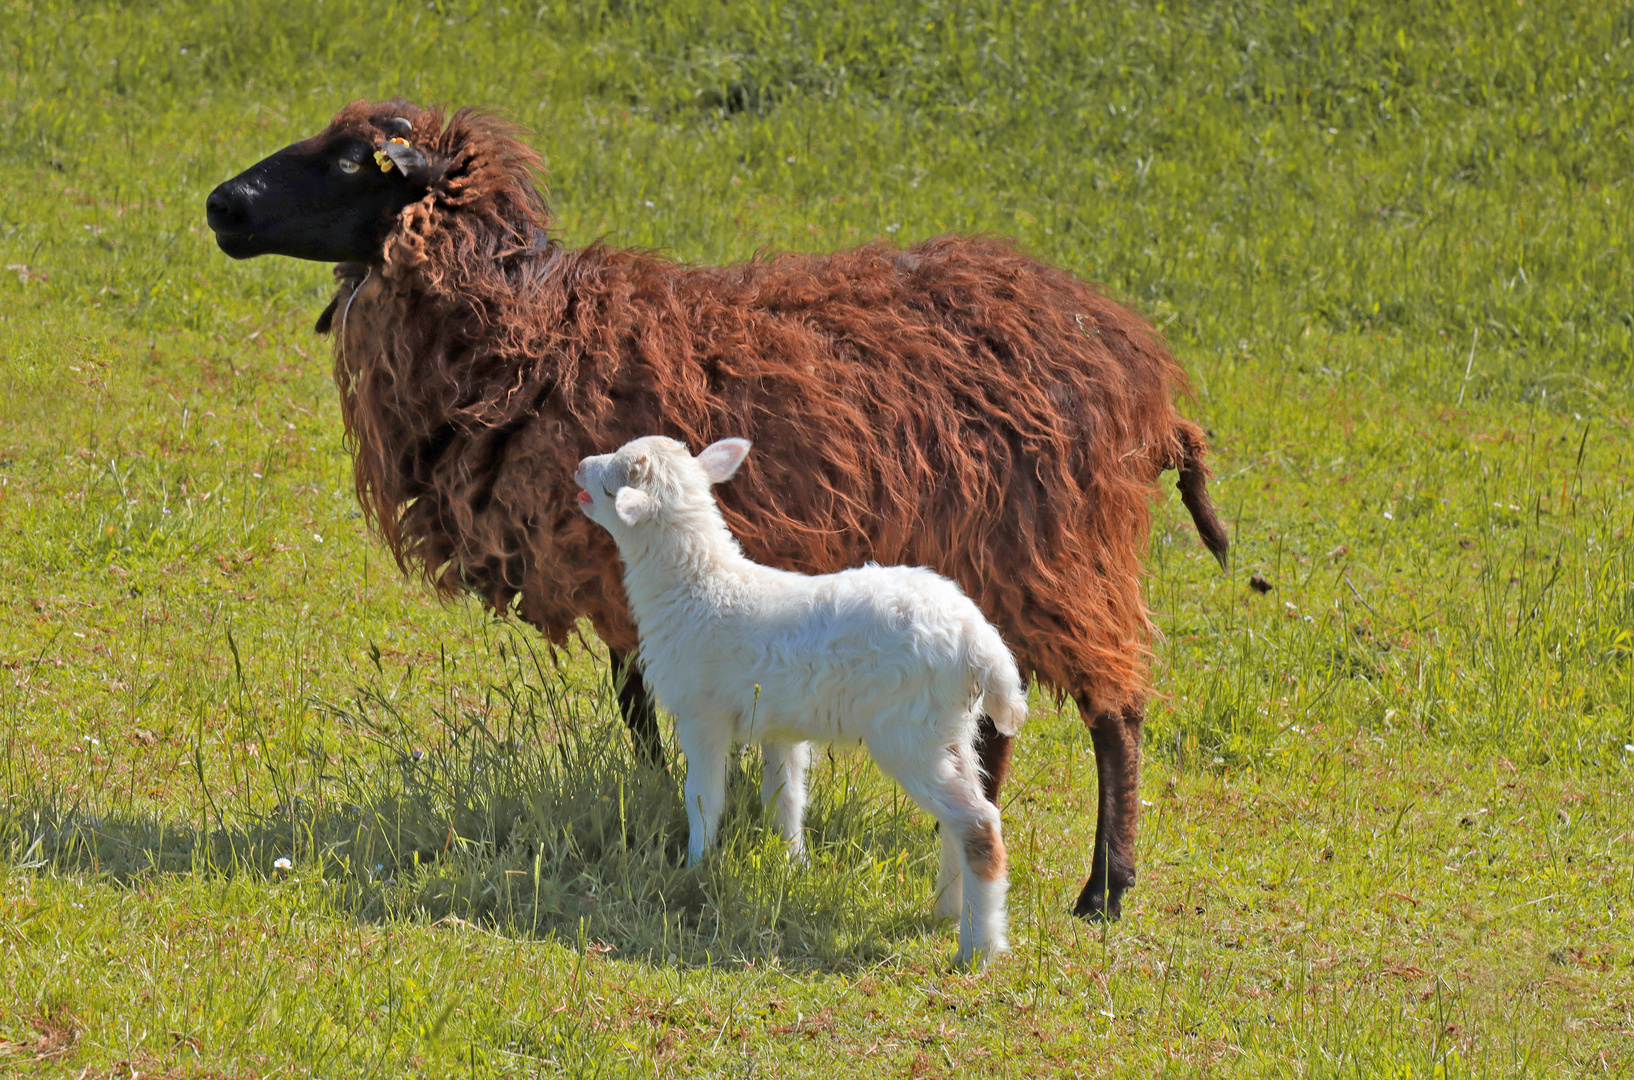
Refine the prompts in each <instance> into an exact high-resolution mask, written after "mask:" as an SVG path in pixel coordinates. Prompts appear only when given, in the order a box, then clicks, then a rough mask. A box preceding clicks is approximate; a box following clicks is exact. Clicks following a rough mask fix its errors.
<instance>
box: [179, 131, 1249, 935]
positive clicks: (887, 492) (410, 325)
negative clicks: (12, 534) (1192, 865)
mask: <svg viewBox="0 0 1634 1080" xmlns="http://www.w3.org/2000/svg"><path fill="white" fill-rule="evenodd" d="M540 164H541V159H540V157H539V156H538V154H537V153H535V152H534V151H533V150H531V149H530V148H529V147H528V146H527V145H525V144H524V143H523V142H522V140H521V138H520V132H519V131H518V130H517V129H515V128H513V127H512V126H510V125H508V124H506V123H504V122H502V121H500V120H499V119H497V118H496V117H495V116H494V115H492V114H491V113H488V112H484V111H480V110H472V109H461V110H459V111H457V112H454V113H453V114H452V115H445V114H444V113H443V112H442V111H440V110H436V109H420V108H417V107H415V106H413V105H411V104H409V103H407V102H404V101H401V100H397V101H391V102H386V103H381V104H371V103H369V102H361V101H360V102H354V103H353V104H351V105H348V106H347V107H346V108H344V109H342V110H341V111H340V112H339V113H338V114H337V115H336V116H335V118H334V120H333V121H332V122H331V123H330V124H329V126H328V127H326V128H325V129H324V130H323V131H321V132H320V133H318V134H317V135H315V136H313V137H312V138H309V139H306V140H304V141H302V142H298V143H295V144H294V145H292V146H290V147H287V148H286V149H284V150H281V151H279V152H278V153H276V154H274V155H272V156H271V157H269V158H267V159H266V160H264V161H262V162H260V163H259V164H257V165H255V166H253V167H251V168H250V169H248V170H246V171H245V172H244V173H242V174H240V175H239V176H237V177H235V178H233V179H232V180H229V181H227V182H226V183H224V184H222V185H221V186H220V187H218V188H217V189H216V190H215V191H214V192H212V193H211V195H210V198H209V201H208V203H207V214H208V220H209V224H210V227H211V228H212V229H213V230H214V232H215V234H216V238H217V242H218V243H219V244H220V246H221V248H222V250H224V251H225V252H227V253H228V254H229V255H232V256H234V257H235V258H249V257H251V256H254V255H261V254H282V255H290V256H294V257H297V258H307V259H320V260H325V261H333V262H336V263H338V264H339V265H338V266H336V268H335V276H336V279H337V283H338V287H337V290H336V294H335V298H334V300H333V301H332V302H331V303H330V305H329V307H328V308H327V309H326V310H325V311H324V313H323V315H322V316H321V317H320V319H319V321H318V330H319V332H320V333H331V332H334V333H335V334H336V337H335V380H336V382H337V384H338V385H339V388H340V392H341V401H342V409H343V413H344V416H345V420H346V431H347V435H348V437H349V439H350V442H351V445H352V447H353V449H354V451H355V454H356V460H355V475H356V484H357V494H358V498H359V499H360V501H361V502H362V505H363V507H364V509H365V510H366V512H367V513H368V515H369V516H370V518H371V519H372V520H373V522H374V524H375V525H376V526H377V527H378V528H379V530H380V532H381V534H382V535H383V536H384V538H385V540H386V542H387V544H389V545H390V547H391V549H392V551H393V552H394V553H395V554H396V556H397V559H398V562H399V563H400V564H401V565H402V566H403V567H404V568H405V569H412V570H415V571H417V572H419V573H420V574H422V575H423V576H424V577H425V579H426V580H427V581H429V582H430V583H431V584H432V585H433V586H435V587H436V588H437V589H438V590H439V591H440V592H442V593H443V594H454V593H456V592H459V591H462V590H468V591H471V592H474V593H476V594H477V595H479V596H481V597H482V598H483V600H484V601H486V603H487V604H488V605H489V606H490V607H491V608H493V610H494V611H496V612H507V611H511V610H514V611H515V612H516V613H517V614H518V615H520V617H521V618H523V619H524V620H526V621H527V622H529V623H531V624H532V625H534V626H536V627H538V628H539V630H540V631H542V632H543V633H544V634H545V635H546V636H547V637H548V638H549V639H550V640H552V641H555V642H562V641H565V640H566V639H567V637H568V636H569V634H570V633H571V632H572V630H573V628H574V626H575V624H576V623H577V622H578V621H579V620H580V619H582V618H588V619H589V620H590V623H591V625H592V626H593V627H594V628H595V631H596V633H597V634H599V635H600V636H601V638H602V640H603V641H605V642H606V643H607V646H608V649H609V651H610V652H611V654H612V657H613V662H614V666H615V674H616V675H618V674H623V673H624V669H625V668H626V661H627V659H628V658H630V657H631V656H632V654H633V651H634V650H635V648H636V644H637V641H636V632H635V626H634V624H633V623H632V621H631V619H630V615H629V612H628V610H627V609H626V607H625V600H624V594H623V589H622V586H621V583H620V565H619V559H618V553H617V550H616V549H615V548H614V546H613V543H612V541H611V540H610V539H609V538H608V536H607V534H606V533H605V532H603V531H602V530H600V529H597V528H595V527H594V525H592V524H591V523H590V522H589V521H588V520H586V519H585V517H584V516H583V515H582V514H580V513H579V512H578V510H577V507H576V505H575V502H574V495H575V489H574V486H573V482H572V479H571V477H572V475H573V470H574V466H575V465H576V464H577V462H578V461H579V459H580V458H583V457H586V456H588V455H590V454H595V453H601V452H605V451H608V450H611V449H612V448H614V447H617V446H620V445H622V444H623V443H625V442H626V441H628V440H630V439H632V438H635V437H637V436H641V435H651V434H665V435H669V436H672V437H674V438H676V439H679V440H681V441H683V442H685V443H687V444H688V445H690V446H693V447H703V446H705V445H707V444H709V443H711V442H713V441H715V440H716V439H720V438H723V437H726V436H734V435H737V436H744V437H747V438H749V439H751V440H753V442H754V445H755V449H756V454H755V456H754V457H753V458H752V459H751V461H750V463H749V465H748V467H747V468H746V469H745V470H744V472H743V474H741V475H740V477H739V479H738V480H737V481H735V482H734V483H733V484H731V485H729V486H727V487H726V488H724V489H722V503H723V506H724V509H725V512H726V517H727V520H728V522H729V523H730V525H731V528H732V531H733V532H734V533H736V534H737V535H738V536H739V537H740V538H741V539H742V543H743V547H744V549H745V551H746V552H747V553H748V554H749V556H750V557H751V558H753V559H755V560H757V561H759V562H763V563H768V564H771V565H775V566H782V567H786V568H789V569H791V570H797V571H801V572H803V573H808V574H819V573H827V572H832V571H835V570H840V569H843V568H845V567H852V566H857V565H859V564H861V563H864V562H867V561H869V560H873V561H876V562H879V563H884V564H897V563H906V564H919V565H924V566H929V567H931V568H933V569H935V570H937V571H939V572H941V573H942V574H945V575H947V576H948V577H951V578H953V579H954V580H955V581H957V582H958V583H959V585H960V586H962V587H963V588H964V589H965V591H966V592H968V593H969V594H970V596H971V597H972V598H974V599H975V600H976V602H977V603H978V604H979V605H980V606H981V608H982V610H983V611H984V612H985V613H986V614H987V616H988V618H990V619H991V620H992V621H993V623H994V624H995V625H997V626H998V627H999V629H1000V631H1001V632H1002V633H1003V635H1004V637H1005V640H1006V641H1007V642H1009V643H1010V645H1011V646H1012V647H1013V648H1014V650H1015V654H1016V659H1017V661H1018V662H1019V663H1020V666H1021V669H1022V672H1023V674H1024V675H1026V674H1030V675H1031V676H1033V677H1035V678H1036V679H1037V680H1038V681H1039V682H1041V683H1043V684H1044V685H1045V686H1048V687H1050V688H1051V689H1052V690H1055V691H1057V692H1060V693H1063V694H1070V695H1071V696H1072V698H1073V699H1074V700H1075V701H1076V702H1077V704H1078V707H1079V709H1080V710H1081V712H1082V715H1083V719H1084V722H1085V723H1086V724H1087V725H1088V726H1089V729H1090V731H1091V734H1092V738H1093V741H1094V746H1095V752H1096V759H1097V771H1098V774H1099V781H1100V805H1099V814H1098V819H1097V823H1096V832H1095V848H1094V856H1093V863H1092V872H1091V874H1090V878H1089V881H1088V883H1087V884H1086V885H1085V886H1084V889H1083V892H1082V894H1081V895H1080V896H1079V898H1078V902H1077V905H1076V907H1075V909H1074V911H1075V913H1076V914H1078V915H1080V916H1084V917H1086V918H1092V919H1105V918H1117V917H1118V915H1119V910H1120V903H1121V899H1122V895H1123V892H1124V890H1125V889H1127V888H1128V887H1129V886H1130V885H1132V884H1133V883H1134V880H1135V867H1134V837H1135V826H1136V818H1137V815H1138V808H1139V798H1138V796H1137V782H1138V769H1139V757H1140V749H1139V748H1140V732H1141V722H1142V715H1143V714H1142V708H1143V703H1144V699H1145V694H1146V679H1147V659H1148V636H1149V629H1150V627H1149V623H1148V617H1147V610H1146V606H1145V604H1144V602H1143V600H1142V597H1141V590H1140V578H1141V570H1142V568H1141V556H1142V553H1143V551H1144V549H1145V546H1146V540H1147V533H1148V529H1149V506H1148V503H1149V500H1150V498H1151V492H1152V485H1153V483H1154V482H1155V481H1156V479H1157V477H1158V475H1159V473H1161V472H1162V471H1164V470H1166V469H1176V470H1178V471H1179V474H1180V481H1179V487H1180V491H1181V494H1182V497H1183V499H1184V502H1185V505H1186V507H1187V508H1188V509H1189V510H1190V511H1191V515H1192V518H1193V520H1194V522H1195V523H1196V525H1197V528H1198V531H1199V532H1200V533H1201V535H1202V538H1203V541H1204V543H1205V544H1206V545H1207V546H1208V548H1209V549H1210V550H1211V551H1213V552H1214V553H1215V555H1216V556H1217V557H1219V558H1220V560H1221V562H1222V564H1223V563H1224V560H1225V551H1226V538H1225V534H1224V532H1223V531H1222V529H1221V528H1220V525H1219V522H1218V521H1217V520H1216V518H1215V516H1214V512H1213V509H1212V508H1211V507H1210V505H1209V500H1208V494H1207V490H1206V487H1205V481H1206V477H1207V470H1206V468H1205V465H1204V454H1205V452H1206V447H1205V444H1204V441H1203V437H1202V433H1201V432H1200V431H1199V430H1198V428H1197V427H1196V426H1195V425H1194V424H1192V423H1191V422H1190V421H1188V420H1186V419H1185V418H1183V417H1182V416H1180V414H1179V413H1177V412H1176V411H1175V409H1174V404H1173V402H1174V398H1175V397H1176V396H1177V394H1179V393H1181V392H1183V390H1184V388H1185V376H1184V374H1183V373H1182V372H1181V370H1180V368H1179V367H1178V366H1177V365H1176V364H1175V362H1174V360H1173V358H1172V357H1171V356H1170V355H1169V353H1168V352H1167V351H1166V350H1165V349H1164V347H1163V345H1162V343H1161V341H1160V340H1159V339H1158V337H1157V335H1156V334H1155V332H1154V331H1153V330H1152V329H1151V327H1150V326H1149V325H1148V324H1147V323H1146V322H1145V321H1143V320H1142V319H1141V318H1140V317H1139V316H1137V315H1135V314H1133V313H1131V312H1129V311H1128V310H1126V309H1125V308H1123V307H1120V306H1119V305H1117V304H1115V303H1113V302H1112V301H1111V300H1108V299H1107V298H1106V297H1105V296H1103V295H1102V294H1101V293H1100V292H1099V291H1098V290H1097V289H1095V288H1094V287H1092V286H1090V285H1087V284H1085V283H1084V282H1082V281H1079V280H1078V279H1077V278H1074V277H1073V276H1071V275H1070V274H1067V273H1065V272H1063V271H1061V270H1058V269H1056V268H1054V267H1051V266H1048V265H1045V264H1043V263H1041V262H1039V261H1038V260H1036V259H1033V258H1030V257H1028V256H1027V255H1024V254H1022V253H1020V252H1018V251H1016V250H1015V249H1014V248H1013V247H1011V246H1009V245H1008V244H1005V243H1003V242H1001V241H998V240H993V239H983V238H967V237H941V238H938V239H934V240H929V241H927V242H925V243H922V244H919V245H917V246H914V247H911V248H907V249H897V248H894V247H890V246H886V245H883V244H870V245H866V246H864V247H860V248H856V249H854V250H850V251H843V252H839V253H836V254H831V255H781V256H776V257H771V258H764V259H754V260H751V261H749V262H745V263H740V264H737V265H732V266H719V267H716V266H689V265H685V264H682V263H678V262H674V261H671V260H669V259H666V258H663V257H661V256H658V255H655V254H652V253H650V252H644V251H630V250H624V249H620V248H614V247H608V246H604V245H601V244H594V245H591V246H590V247H586V248H580V249H576V250H570V249H568V248H566V247H563V246H562V245H561V244H560V243H559V242H558V241H556V240H554V239H552V238H551V237H550V235H549V233H548V231H547V230H548V229H549V227H550V224H551V220H550V215H549V211H548V209H547V206H546V203H545V200H544V197H543V195H542V194H541V193H540V190H539V187H538V185H537V183H536V176H537V172H538V170H539V168H540ZM627 674H628V677H627V678H625V679H624V680H623V683H622V690H621V695H620V703H621V706H622V707H623V711H624V715H625V719H626V721H627V722H628V723H629V724H630V727H631V729H632V732H633V734H634V737H635V740H636V742H637V744H638V745H640V746H642V747H643V748H644V749H645V750H646V751H647V752H648V753H649V755H651V756H653V757H654V758H655V759H656V758H657V757H659V751H658V741H657V740H658V732H657V726H656V720H655V718H654V715H653V711H652V706H651V703H650V701H649V700H648V698H647V696H646V692H645V688H644V687H643V685H642V683H641V679H640V674H639V671H637V670H635V669H633V668H630V669H629V670H628V672H627ZM979 749H980V752H981V754H982V761H983V765H984V768H985V770H986V773H987V784H988V795H989V797H990V798H993V799H995V801H996V799H997V795H998V790H999V786H1000V784H1001V783H1002V782H1003V780H1004V776H1005V773H1006V771H1007V769H1008V765H1009V755H1010V740H1009V739H1008V737H1006V736H1003V735H1001V734H999V733H998V732H997V731H996V730H995V729H994V728H993V727H992V725H991V723H990V722H989V723H984V724H983V725H982V729H981V733H980V736H979Z"/></svg>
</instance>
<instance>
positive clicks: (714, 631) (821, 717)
mask: <svg viewBox="0 0 1634 1080" xmlns="http://www.w3.org/2000/svg"><path fill="white" fill-rule="evenodd" d="M748 453H749V443H748V442H747V441H746V440H744V439H723V440H721V441H720V442H717V443H715V444H714V445H712V446H710V447H709V448H708V449H706V450H705V451H704V452H703V453H701V454H699V455H698V456H697V457H696V458H694V457H693V456H692V455H691V454H690V453H688V452H687V448H686V447H685V446H683V445H681V444H680V443H678V442H676V441H675V440H673V439H666V438H663V437H659V436H654V437H650V438H645V439H636V440H635V441H633V442H630V443H627V444H625V445H624V446H623V447H621V448H620V449H619V450H618V451H617V452H616V453H613V454H602V455H599V456H596V457H588V458H585V459H584V460H583V461H581V462H580V463H579V469H578V472H577V473H575V474H574V480H575V481H577V482H578V483H579V484H580V485H581V486H582V487H583V488H584V489H585V490H583V491H581V492H579V504H580V507H581V508H582V509H583V510H584V512H585V513H586V514H588V515H589V516H590V518H591V519H592V520H594V521H595V522H596V523H597V524H599V525H601V526H603V527H604V528H606V529H607V530H608V531H609V532H610V533H612V534H613V538H614V540H616V541H617V543H618V550H619V554H620V555H621V556H622V557H623V561H624V585H625V591H626V592H627V593H628V595H629V601H630V610H631V612H632V613H633V614H634V616H635V621H636V626H637V628H638V629H639V630H640V633H641V658H642V671H643V675H644V677H645V679H646V681H647V684H648V685H649V686H650V687H651V688H652V689H653V690H655V691H656V692H657V695H658V698H659V700H660V701H661V702H662V703H663V705H664V706H665V707H666V708H667V709H669V710H670V711H671V712H672V713H674V714H675V730H676V735H677V736H678V738H679V740H680V744H681V750H682V752H683V753H685V755H686V758H687V778H686V801H687V822H688V825H689V827H690V830H691V831H690V836H689V838H688V844H687V850H688V855H689V860H690V861H692V862H696V861H697V860H698V859H700V858H701V857H702V856H703V854H704V852H705V851H707V850H708V849H709V847H710V846H711V844H712V843H713V841H714V838H715V829H716V826H717V825H718V823H719V821H720V816H721V813H722V811H723V810H724V809H725V805H726V760H727V756H728V754H729V753H730V752H731V751H732V750H733V748H734V747H736V746H738V745H740V744H743V743H758V744H759V745H760V747H761V750H762V752H763V754H764V757H765V771H764V773H763V776H762V781H761V796H762V799H763V800H764V801H765V802H766V804H767V805H768V807H771V808H772V809H773V813H774V816H775V819H776V822H777V825H778V828H779V831H780V832H781V833H782V834H783V836H784V838H785V839H786V840H787V841H788V843H789V845H790V847H791V848H792V849H793V850H794V851H795V852H797V853H799V852H801V851H802V848H803V839H802V834H801V821H802V818H803V817H804V814H805V802H806V769H807V766H808V763H809V761H810V746H809V743H808V741H807V740H813V741H820V742H825V743H850V744H853V745H854V744H856V743H858V742H861V743H865V744H867V746H868V750H869V752H870V753H871V754H872V755H873V757H874V760H875V761H877V762H878V763H879V765H880V768H882V769H883V770H884V771H885V772H886V773H888V774H890V775H891V776H893V777H895V778H896V780H897V782H898V783H900V784H901V785H902V786H903V788H904V789H905V790H906V791H907V792H908V794H909V795H910V796H911V797H912V798H913V800H914V801H915V802H916V803H918V804H919V806H920V807H921V808H923V809H924V810H925V812H926V813H928V814H930V815H932V816H933V817H935V818H936V820H937V821H939V822H940V823H941V833H942V854H941V870H940V874H939V879H938V882H937V888H938V890H939V895H938V900H937V908H936V910H937V914H939V915H946V916H955V915H957V917H958V918H959V954H958V961H957V962H958V963H959V964H960V965H961V966H964V967H970V966H978V967H979V966H982V965H985V964H986V963H987V962H988V961H990V960H991V959H992V958H993V957H994V956H996V955H998V954H999V953H1000V952H1002V951H1003V950H1004V947H1005V916H1004V897H1005V892H1006V891H1007V889H1008V887H1009V879H1008V876H1007V874H1006V862H1007V856H1006V852H1005V847H1004V840H1003V838H1002V836H1001V835H1000V832H999V812H998V808H997V807H995V806H994V805H993V804H992V803H990V802H988V801H987V799H986V798H984V797H983V795H982V787H981V782H980V778H979V776H978V771H977V765H976V760H975V755H974V753H973V752H972V749H971V740H972V737H973V735H974V731H975V721H976V717H977V716H978V715H979V712H980V711H985V712H986V713H987V715H988V716H990V717H992V718H993V721H994V723H995V724H996V725H997V726H998V729H999V730H1000V731H1002V732H1004V733H1005V734H1007V735H1013V734H1015V733H1016V732H1017V731H1018V730H1020V728H1021V725H1022V722H1023V721H1024V720H1025V719H1026V717H1027V701H1026V696H1025V693H1024V688H1023V686H1022V682H1021V677H1020V675H1019V673H1018V672H1017V671H1016V663H1015V659H1014V658H1013V657H1012V656H1011V655H1010V651H1009V649H1007V648H1005V645H1004V642H1003V640H1002V639H1001V638H1000V637H999V634H998V631H996V630H994V629H993V627H992V626H990V625H989V624H988V622H987V620H986V619H984V618H983V617H982V614H981V612H980V611H979V610H978V609H977V607H976V605H975V604H974V603H972V602H971V601H970V599H969V598H968V597H966V596H965V595H964V593H962V592H960V591H959V587H958V586H957V585H955V584H954V583H953V582H951V581H949V580H948V579H946V578H944V577H941V576H939V575H937V574H935V573H932V572H931V571H929V570H925V569H919V568H911V567H883V566H865V567H862V568H861V569H857V570H847V571H845V572H844V573H839V574H824V575H822V576H820V577H806V576H804V575H801V574H795V573H790V572H788V571H785V570H774V569H772V568H770V567H766V566H760V565H758V564H757V563H753V562H751V561H749V559H748V558H746V557H745V556H744V554H743V551H742V549H740V548H739V547H738V543H737V540H736V539H735V538H734V537H733V536H732V533H731V531H730V530H728V529H727V527H726V521H725V519H723V518H722V516H721V512H720V508H719V507H718V506H717V505H716V504H715V498H714V496H713V494H711V492H710V490H709V488H710V485H711V484H718V483H721V482H722V481H724V480H726V479H728V478H730V477H731V476H732V474H733V473H735V472H736V471H737V469H738V466H739V465H741V464H742V463H743V460H744V457H745V456H746V455H747V454H748ZM774 801H775V806H773V803H774Z"/></svg>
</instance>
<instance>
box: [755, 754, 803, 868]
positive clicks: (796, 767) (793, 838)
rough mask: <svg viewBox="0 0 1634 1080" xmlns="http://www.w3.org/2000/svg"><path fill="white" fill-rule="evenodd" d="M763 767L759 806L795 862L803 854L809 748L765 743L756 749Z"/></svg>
mask: <svg viewBox="0 0 1634 1080" xmlns="http://www.w3.org/2000/svg"><path fill="white" fill-rule="evenodd" d="M760 754H761V757H762V758H764V759H765V764H764V765H763V766H762V767H761V771H760V805H761V807H762V808H763V809H765V810H767V811H769V812H770V813H771V815H772V820H773V821H775V822H776V823H777V831H778V832H779V833H781V834H782V836H783V839H784V840H787V841H788V843H789V851H790V852H791V853H792V854H793V855H795V856H796V857H798V858H801V859H804V858H805V854H806V840H805V829H804V828H803V824H804V822H805V817H806V769H807V767H808V766H809V765H810V764H811V744H810V743H804V742H798V743H783V742H767V743H762V744H761V746H760Z"/></svg>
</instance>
